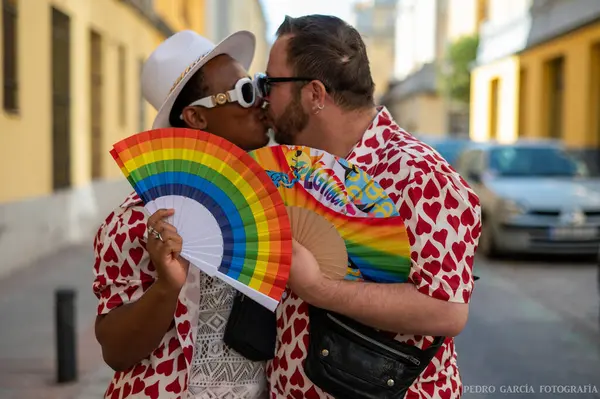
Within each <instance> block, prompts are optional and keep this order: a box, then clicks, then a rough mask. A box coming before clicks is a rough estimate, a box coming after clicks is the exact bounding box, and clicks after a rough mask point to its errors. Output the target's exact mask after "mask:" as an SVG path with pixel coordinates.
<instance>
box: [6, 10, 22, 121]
mask: <svg viewBox="0 0 600 399" xmlns="http://www.w3.org/2000/svg"><path fill="white" fill-rule="evenodd" d="M17 25H18V24H17V0H2V38H3V43H2V55H3V61H4V65H3V75H4V99H3V106H4V109H5V110H6V111H8V112H17V111H18V109H19V85H18V83H19V81H18V74H17V66H18V64H17V58H18V54H17V53H18V52H17V41H18V37H17V30H18V27H17Z"/></svg>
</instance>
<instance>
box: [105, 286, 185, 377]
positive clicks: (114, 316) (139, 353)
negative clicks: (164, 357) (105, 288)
mask: <svg viewBox="0 0 600 399" xmlns="http://www.w3.org/2000/svg"><path fill="white" fill-rule="evenodd" d="M177 297H178V292H177V291H176V290H172V289H168V288H166V287H164V286H162V285H161V284H159V283H154V285H153V286H152V287H150V288H149V289H148V291H146V292H145V293H144V295H142V297H141V298H140V299H139V300H137V301H136V302H133V303H130V304H127V305H123V306H120V307H118V308H116V309H114V310H111V311H110V312H109V313H108V314H106V315H104V316H100V317H98V319H97V321H96V337H97V339H98V342H99V343H100V345H101V346H102V355H103V357H104V360H105V361H106V363H107V364H108V365H109V366H110V367H111V368H113V369H114V370H117V371H118V370H126V369H128V368H130V367H132V366H133V365H135V364H136V363H138V362H139V361H141V360H142V359H144V358H145V357H147V356H148V355H150V354H151V353H152V351H153V350H155V349H156V348H157V347H158V346H159V344H160V342H161V340H162V338H163V337H164V335H165V334H166V332H167V331H168V329H169V327H170V325H171V323H172V321H173V317H174V314H175V309H176V306H177Z"/></svg>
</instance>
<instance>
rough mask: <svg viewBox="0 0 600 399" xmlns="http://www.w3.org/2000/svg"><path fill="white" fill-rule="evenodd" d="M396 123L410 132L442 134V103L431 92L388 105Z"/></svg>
mask: <svg viewBox="0 0 600 399" xmlns="http://www.w3.org/2000/svg"><path fill="white" fill-rule="evenodd" d="M387 107H388V109H389V111H390V112H391V113H392V115H393V116H394V119H396V121H397V122H398V124H399V125H400V126H401V127H402V128H403V129H405V130H407V131H408V132H410V133H420V134H432V135H444V134H446V133H447V132H446V120H445V119H444V103H443V101H442V100H441V99H440V98H439V97H438V96H436V95H433V94H416V95H412V96H410V97H407V98H405V99H403V100H400V101H394V102H392V103H390V104H389V105H388V106H387Z"/></svg>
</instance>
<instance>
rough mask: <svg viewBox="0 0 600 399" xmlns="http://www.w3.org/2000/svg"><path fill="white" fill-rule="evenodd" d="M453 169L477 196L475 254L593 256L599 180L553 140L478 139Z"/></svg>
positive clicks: (599, 222)
mask: <svg viewBox="0 0 600 399" xmlns="http://www.w3.org/2000/svg"><path fill="white" fill-rule="evenodd" d="M456 169H457V171H458V172H459V173H460V174H461V175H462V176H463V178H464V179H465V180H467V182H468V183H469V185H470V186H471V187H472V188H473V189H474V190H475V192H476V193H477V194H478V196H479V198H480V201H481V208H482V219H483V222H482V235H481V237H480V240H479V249H478V252H480V253H483V254H484V255H487V256H494V255H497V254H500V253H545V254H550V253H552V254H558V253H560V254H581V255H587V254H590V255H592V254H597V253H598V251H599V248H600V179H598V178H596V177H592V176H590V175H589V172H588V170H587V168H586V166H585V164H584V163H583V162H582V161H581V160H580V159H578V158H575V157H574V156H572V155H569V154H568V153H567V152H566V151H565V150H564V148H562V146H561V145H560V144H559V143H556V142H517V143H514V144H510V145H502V144H497V143H477V144H473V145H472V146H470V147H469V148H468V149H466V150H465V151H464V152H463V153H462V154H461V155H460V156H459V158H458V160H457V165H456Z"/></svg>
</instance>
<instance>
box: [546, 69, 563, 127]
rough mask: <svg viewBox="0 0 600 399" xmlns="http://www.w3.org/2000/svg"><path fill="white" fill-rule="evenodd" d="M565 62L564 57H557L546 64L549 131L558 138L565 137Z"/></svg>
mask: <svg viewBox="0 0 600 399" xmlns="http://www.w3.org/2000/svg"><path fill="white" fill-rule="evenodd" d="M564 64H565V61H564V57H558V58H555V59H553V60H551V61H549V62H548V63H547V64H546V71H547V80H546V82H547V83H546V84H547V90H548V96H547V98H548V103H547V104H548V106H547V108H546V115H547V117H546V119H547V121H548V128H547V132H548V136H549V137H551V138H556V139H560V138H562V137H563V129H562V127H563V126H562V125H563V113H564V107H563V100H564Z"/></svg>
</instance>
